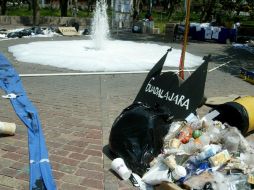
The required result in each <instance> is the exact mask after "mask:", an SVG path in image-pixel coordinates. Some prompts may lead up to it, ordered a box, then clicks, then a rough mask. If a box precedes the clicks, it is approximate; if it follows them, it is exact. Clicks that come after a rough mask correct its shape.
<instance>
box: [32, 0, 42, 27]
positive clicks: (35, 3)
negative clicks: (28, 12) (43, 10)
mask: <svg viewBox="0 0 254 190" xmlns="http://www.w3.org/2000/svg"><path fill="white" fill-rule="evenodd" d="M39 20H40V7H39V0H33V25H34V26H38V25H39Z"/></svg>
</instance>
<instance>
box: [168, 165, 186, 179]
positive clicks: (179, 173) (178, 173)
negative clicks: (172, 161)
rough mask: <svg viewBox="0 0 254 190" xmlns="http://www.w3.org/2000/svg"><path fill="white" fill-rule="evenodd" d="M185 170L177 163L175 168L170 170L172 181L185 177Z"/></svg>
mask: <svg viewBox="0 0 254 190" xmlns="http://www.w3.org/2000/svg"><path fill="white" fill-rule="evenodd" d="M186 175H187V171H186V169H185V168H184V167H183V166H179V165H177V166H176V167H175V169H174V170H173V171H172V172H171V178H172V180H173V181H178V180H179V179H181V178H183V177H185V176H186Z"/></svg>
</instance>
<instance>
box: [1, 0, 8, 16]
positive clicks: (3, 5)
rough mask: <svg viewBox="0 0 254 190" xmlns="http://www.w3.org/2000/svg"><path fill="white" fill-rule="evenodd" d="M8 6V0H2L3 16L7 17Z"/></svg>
mask: <svg viewBox="0 0 254 190" xmlns="http://www.w3.org/2000/svg"><path fill="white" fill-rule="evenodd" d="M6 4H7V0H1V4H0V6H1V15H5V14H6V9H7V8H6Z"/></svg>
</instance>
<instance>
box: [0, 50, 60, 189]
mask: <svg viewBox="0 0 254 190" xmlns="http://www.w3.org/2000/svg"><path fill="white" fill-rule="evenodd" d="M0 88H2V89H3V90H4V91H5V93H6V94H14V95H16V97H15V96H14V98H10V102H11V104H12V106H13V108H14V110H15V112H16V114H17V115H18V117H19V118H20V119H21V120H22V122H23V123H24V124H25V125H26V127H27V129H28V146H29V160H30V188H29V189H30V190H55V189H56V185H55V182H54V179H53V175H52V170H51V165H50V162H49V159H48V151H47V148H46V143H45V139H44V136H43V132H42V128H41V123H40V119H39V116H38V113H37V111H36V108H35V107H34V106H33V104H32V103H31V101H30V100H29V99H28V97H27V95H26V92H25V91H24V89H23V86H22V83H21V79H20V77H19V75H18V74H17V72H16V71H15V69H14V68H13V67H12V65H11V64H10V63H9V62H8V60H7V59H6V58H5V57H4V56H3V55H2V54H1V53H0Z"/></svg>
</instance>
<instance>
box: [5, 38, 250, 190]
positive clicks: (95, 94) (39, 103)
mask: <svg viewBox="0 0 254 190" xmlns="http://www.w3.org/2000/svg"><path fill="white" fill-rule="evenodd" d="M116 37H117V38H121V39H127V40H133V39H135V38H139V39H140V41H146V40H147V38H146V36H138V37H137V36H134V35H133V36H130V35H128V36H124V35H123V36H120V35H119V36H116ZM141 37H142V38H141ZM72 39H75V40H76V39H83V38H82V37H80V38H67V37H57V38H53V39H51V38H50V39H48V38H46V39H45V38H36V39H35V38H34V39H23V38H22V39H14V40H7V41H0V51H1V52H3V53H4V54H5V55H6V56H7V57H8V59H9V60H10V61H11V62H12V63H13V65H14V66H15V68H16V70H17V71H18V72H19V73H53V72H73V71H70V70H66V69H60V68H54V67H50V66H41V65H34V64H27V63H21V62H17V61H16V60H15V59H14V58H13V56H12V55H11V54H10V53H8V47H9V46H10V45H14V44H20V43H28V42H31V41H38V40H72ZM155 40H156V39H155ZM151 43H160V44H164V45H165V44H168V43H165V41H164V42H163V40H161V39H158V41H156V42H155V41H153V42H151ZM168 45H169V44H168ZM171 45H172V46H174V47H180V45H179V44H177V43H176V44H171ZM188 51H190V52H191V53H193V54H196V55H200V56H204V55H207V54H208V53H211V54H212V62H211V63H210V64H209V69H211V68H214V67H216V66H219V65H220V64H223V63H225V62H227V61H231V62H230V63H228V64H227V65H225V66H223V67H220V68H219V69H217V70H214V71H212V72H209V73H208V76H207V83H206V89H205V94H206V96H207V97H211V96H222V95H228V94H249V95H254V88H253V85H251V84H249V83H247V82H245V81H243V80H241V79H239V78H238V77H237V75H238V71H239V66H248V65H249V64H251V62H253V58H252V57H253V56H251V55H250V54H248V53H247V52H244V51H242V50H238V51H235V50H233V49H232V48H230V47H229V46H228V45H221V44H215V43H206V42H202V43H189V45H188ZM163 53H164V52H162V54H163ZM52 61H53V60H52ZM186 75H188V73H186ZM145 76H146V74H123V75H117V74H116V75H88V76H49V77H22V82H23V85H24V88H25V89H26V92H27V94H28V96H29V98H30V100H31V101H32V102H33V103H34V105H35V106H36V107H37V110H38V112H39V116H40V119H41V123H42V127H43V131H44V135H45V137H46V143H47V147H48V151H49V158H50V160H51V163H52V167H53V172H54V177H55V179H56V182H57V186H58V189H59V190H86V189H106V190H117V189H125V190H127V189H135V188H134V187H132V185H131V184H130V183H129V182H126V181H122V180H120V179H119V178H118V177H117V176H116V175H114V174H113V173H112V172H111V171H110V163H111V160H110V159H109V158H108V157H107V155H106V154H104V153H106V152H105V151H106V148H105V147H106V145H107V144H108V136H109V132H110V129H111V125H112V123H113V121H114V119H115V118H116V117H117V116H118V115H119V113H120V112H121V111H122V109H124V108H125V107H126V106H128V105H130V104H131V103H132V101H133V99H134V98H135V96H136V94H137V92H138V90H139V87H140V86H141V84H142V82H143V81H144V79H145ZM0 95H3V91H1V92H0ZM0 108H1V109H0V121H6V122H15V123H16V124H17V131H16V134H15V136H1V137H0V190H13V189H17V190H27V189H28V187H29V186H28V184H29V183H28V176H29V167H28V149H27V130H26V127H25V126H24V125H23V124H22V123H21V122H20V120H19V119H18V118H17V116H16V115H15V113H14V111H13V109H12V107H11V105H10V103H9V101H8V100H5V99H1V101H0ZM207 110H208V108H206V107H203V108H202V109H200V113H201V114H203V113H205V112H206V111H207Z"/></svg>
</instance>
